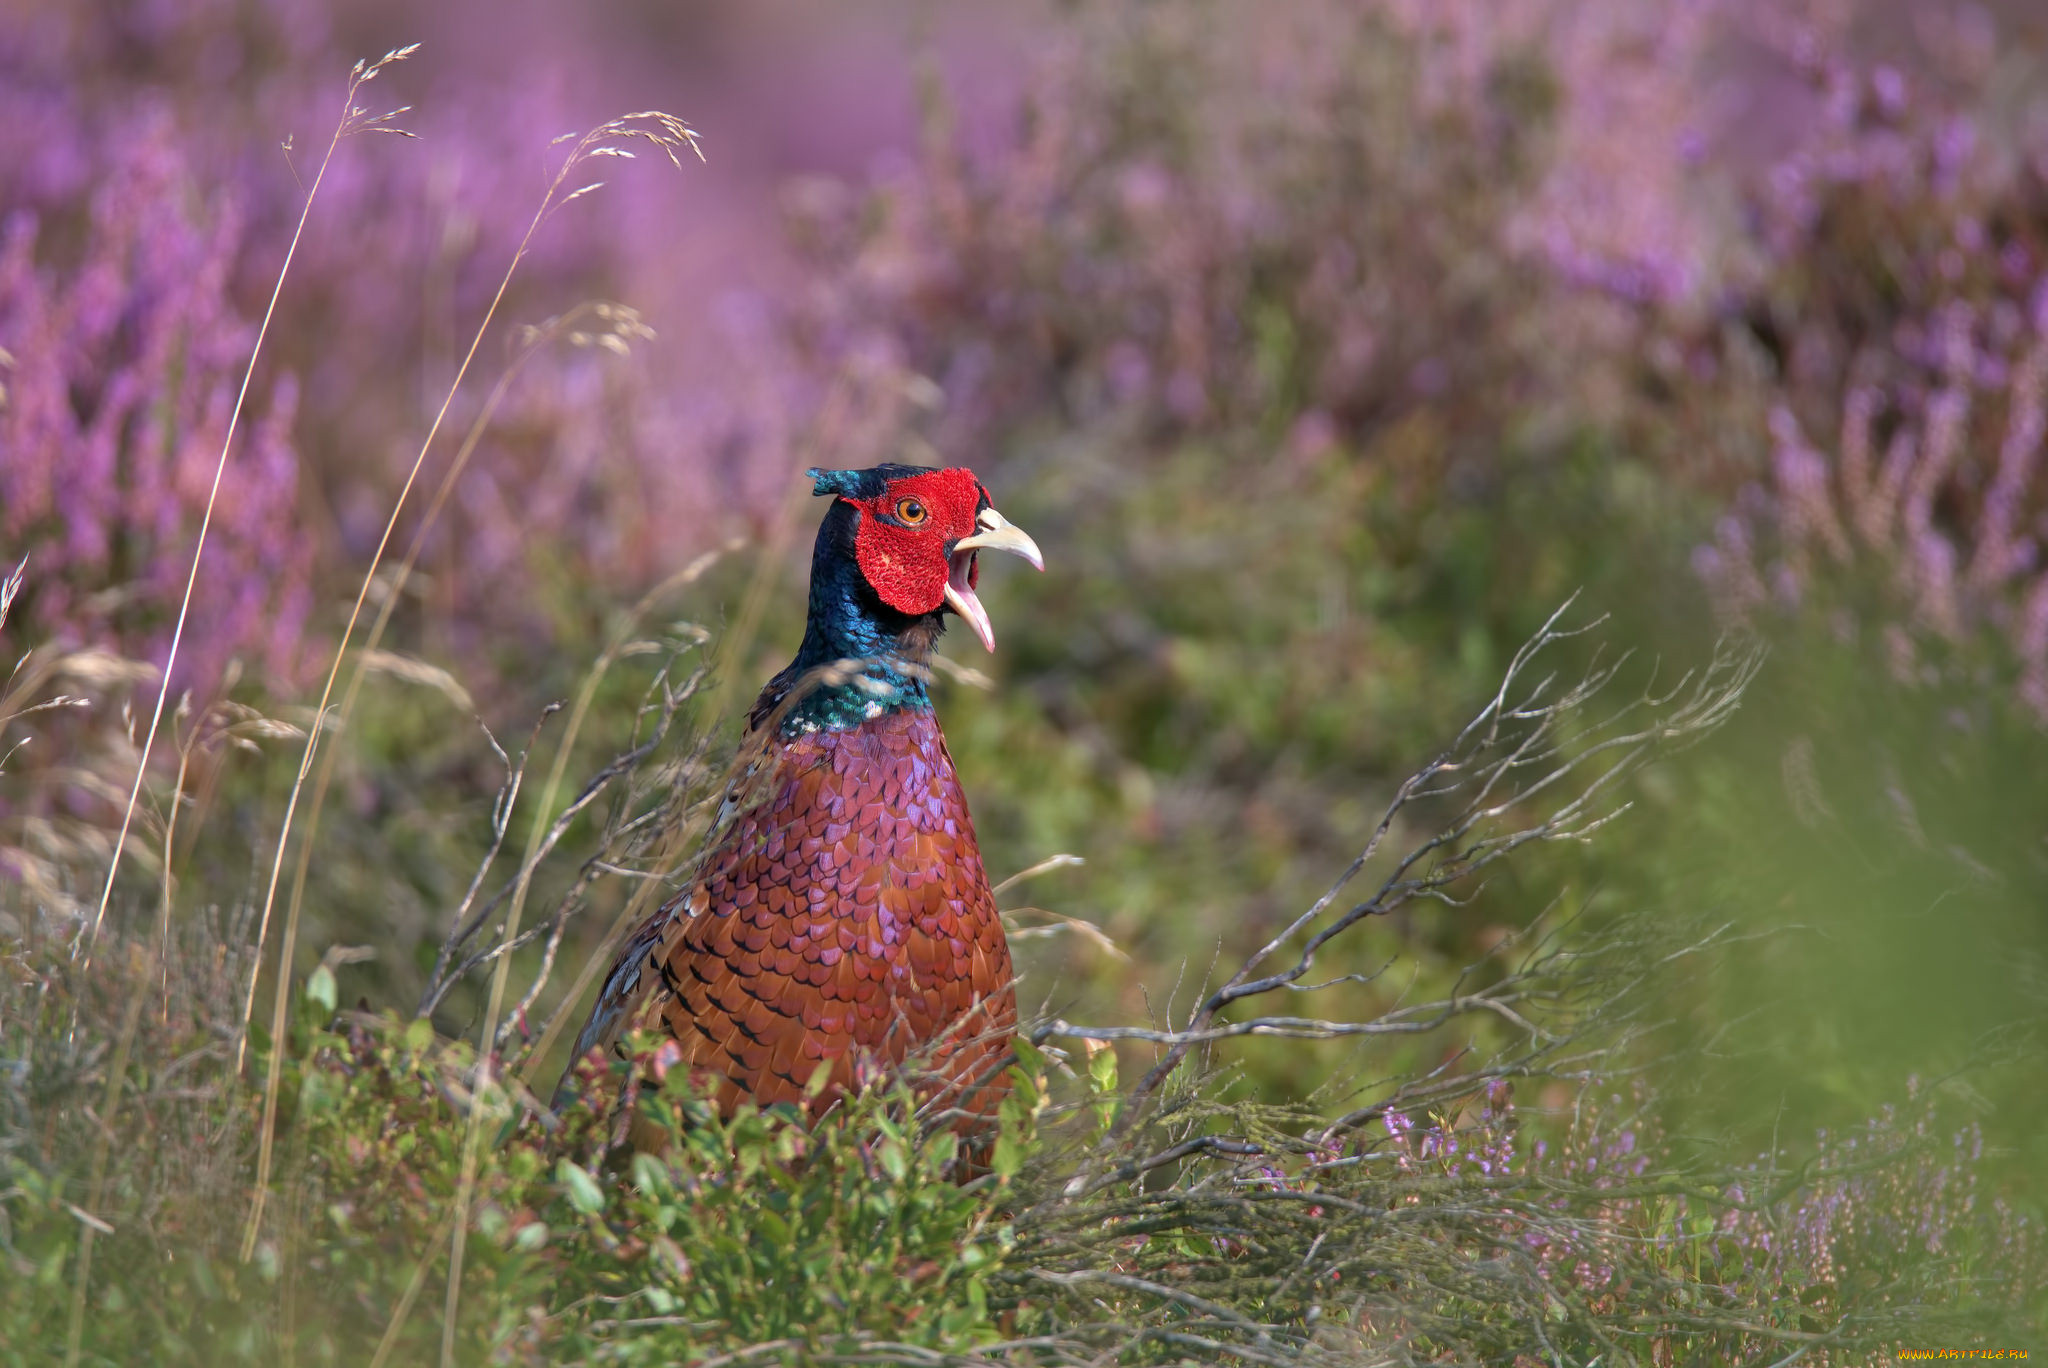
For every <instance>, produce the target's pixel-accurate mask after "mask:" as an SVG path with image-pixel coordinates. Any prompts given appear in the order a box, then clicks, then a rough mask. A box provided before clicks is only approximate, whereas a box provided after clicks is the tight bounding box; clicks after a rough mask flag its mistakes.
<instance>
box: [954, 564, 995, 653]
mask: <svg viewBox="0 0 2048 1368" xmlns="http://www.w3.org/2000/svg"><path fill="white" fill-rule="evenodd" d="M973 567H974V553H973V552H972V551H969V552H968V553H967V554H966V555H964V556H963V555H955V556H953V557H952V558H951V559H950V560H949V561H948V562H947V564H946V602H947V603H949V604H951V605H952V607H953V611H954V612H956V613H958V614H959V615H960V616H961V617H962V618H965V619H966V621H967V625H968V626H969V627H972V628H973V629H974V634H975V635H976V636H977V637H980V638H981V644H982V646H983V647H984V648H985V649H987V650H990V651H993V650H994V649H995V648H996V631H995V628H994V627H992V626H990V625H989V620H988V610H987V609H985V608H983V607H982V606H981V600H980V599H978V598H976V597H975V596H974V586H973V585H971V584H969V583H968V582H967V576H968V573H969V572H970V571H971V570H972V569H973Z"/></svg>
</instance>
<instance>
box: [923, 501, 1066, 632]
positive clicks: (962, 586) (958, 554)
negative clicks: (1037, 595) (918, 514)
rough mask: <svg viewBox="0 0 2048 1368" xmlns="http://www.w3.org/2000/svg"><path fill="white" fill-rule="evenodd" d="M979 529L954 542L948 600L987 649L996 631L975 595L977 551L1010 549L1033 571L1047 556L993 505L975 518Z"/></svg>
mask: <svg viewBox="0 0 2048 1368" xmlns="http://www.w3.org/2000/svg"><path fill="white" fill-rule="evenodd" d="M974 521H975V525H976V526H977V527H978V528H979V529H980V530H979V531H977V532H976V533H975V534H974V535H973V536H971V537H962V538H961V539H960V540H959V541H957V542H954V543H953V554H952V555H951V556H949V557H947V559H946V602H947V604H948V605H950V606H951V607H952V609H953V611H954V612H956V613H958V614H959V615H960V616H961V617H962V618H963V619H965V620H966V623H967V625H968V626H969V627H972V628H973V629H974V635H975V636H977V637H979V638H980V639H981V644H982V645H983V646H984V647H985V648H987V649H988V650H991V651H993V650H994V649H995V648H996V631H995V628H994V627H992V626H991V625H990V624H989V620H988V610H987V609H986V608H983V607H982V606H981V600H980V599H978V598H976V597H975V595H974V585H973V584H972V583H970V582H969V574H970V572H971V571H972V570H973V568H974V553H975V552H977V551H1007V552H1009V553H1010V554H1011V555H1013V556H1022V557H1023V558H1024V559H1025V560H1027V561H1029V562H1030V563H1031V567H1032V569H1034V570H1043V569H1045V557H1043V556H1041V555H1040V554H1039V553H1038V543H1037V542H1035V541H1033V540H1031V538H1030V536H1029V535H1028V534H1026V533H1025V531H1024V530H1023V529H1022V528H1019V527H1012V526H1011V525H1010V523H1009V521H1008V520H1007V519H1006V518H1004V517H1003V515H1002V514H1000V513H998V512H996V511H995V510H994V509H993V508H984V509H982V510H981V514H980V516H978V517H977V518H976V519H975V520H974Z"/></svg>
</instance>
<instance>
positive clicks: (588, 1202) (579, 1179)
mask: <svg viewBox="0 0 2048 1368" xmlns="http://www.w3.org/2000/svg"><path fill="white" fill-rule="evenodd" d="M555 1178H556V1180H557V1181H558V1182H560V1183H561V1185H562V1189H563V1191H564V1192H566V1193H567V1194H568V1196H569V1205H570V1206H572V1207H574V1208H576V1210H578V1211H580V1212H582V1213H583V1214H584V1215H585V1216H595V1215H596V1214H597V1213H598V1212H600V1211H603V1210H604V1189H602V1188H600V1187H599V1186H598V1185H597V1180H596V1179H595V1178H593V1177H591V1176H590V1174H589V1173H588V1172H586V1171H585V1170H584V1169H583V1167H582V1166H581V1165H579V1164H575V1163H572V1162H571V1161H569V1160H567V1159H564V1160H562V1161H561V1162H560V1163H558V1164H556V1165H555Z"/></svg>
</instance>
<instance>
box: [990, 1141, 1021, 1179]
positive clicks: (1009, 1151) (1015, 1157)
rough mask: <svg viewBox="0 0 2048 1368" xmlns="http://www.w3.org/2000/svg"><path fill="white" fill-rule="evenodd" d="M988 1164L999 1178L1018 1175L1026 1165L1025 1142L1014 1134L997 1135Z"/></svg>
mask: <svg viewBox="0 0 2048 1368" xmlns="http://www.w3.org/2000/svg"><path fill="white" fill-rule="evenodd" d="M988 1165H989V1168H990V1170H991V1171H993V1172H994V1174H995V1175H996V1177H998V1178H1002V1179H1010V1178H1014V1177H1016V1176H1017V1173H1018V1171H1019V1170H1020V1169H1022V1168H1023V1167H1024V1142H1023V1141H1021V1140H1019V1139H1018V1138H1017V1137H1016V1136H1015V1135H1013V1134H1004V1135H1000V1136H997V1137H996V1145H995V1150H994V1152H993V1153H992V1154H990V1155H989V1161H988Z"/></svg>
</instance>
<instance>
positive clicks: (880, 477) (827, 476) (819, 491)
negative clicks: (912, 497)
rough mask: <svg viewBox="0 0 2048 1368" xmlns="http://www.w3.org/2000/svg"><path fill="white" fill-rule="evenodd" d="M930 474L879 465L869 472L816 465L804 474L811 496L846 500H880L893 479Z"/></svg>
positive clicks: (925, 469)
mask: <svg viewBox="0 0 2048 1368" xmlns="http://www.w3.org/2000/svg"><path fill="white" fill-rule="evenodd" d="M930 473H931V467H929V466H913V465H878V466H870V467H869V468H868V469H866V470H825V469H822V468H820V467H816V466H813V467H812V468H811V469H809V470H806V471H805V472H804V474H806V475H808V476H810V477H811V493H812V494H814V495H816V496H817V497H818V498H821V499H822V498H824V497H825V496H826V495H828V494H836V495H838V496H839V497H841V498H844V499H879V498H881V497H882V495H883V494H884V493H886V492H887V491H888V488H889V482H890V481H891V480H903V479H908V478H909V477H910V476H912V475H929V474H930Z"/></svg>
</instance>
